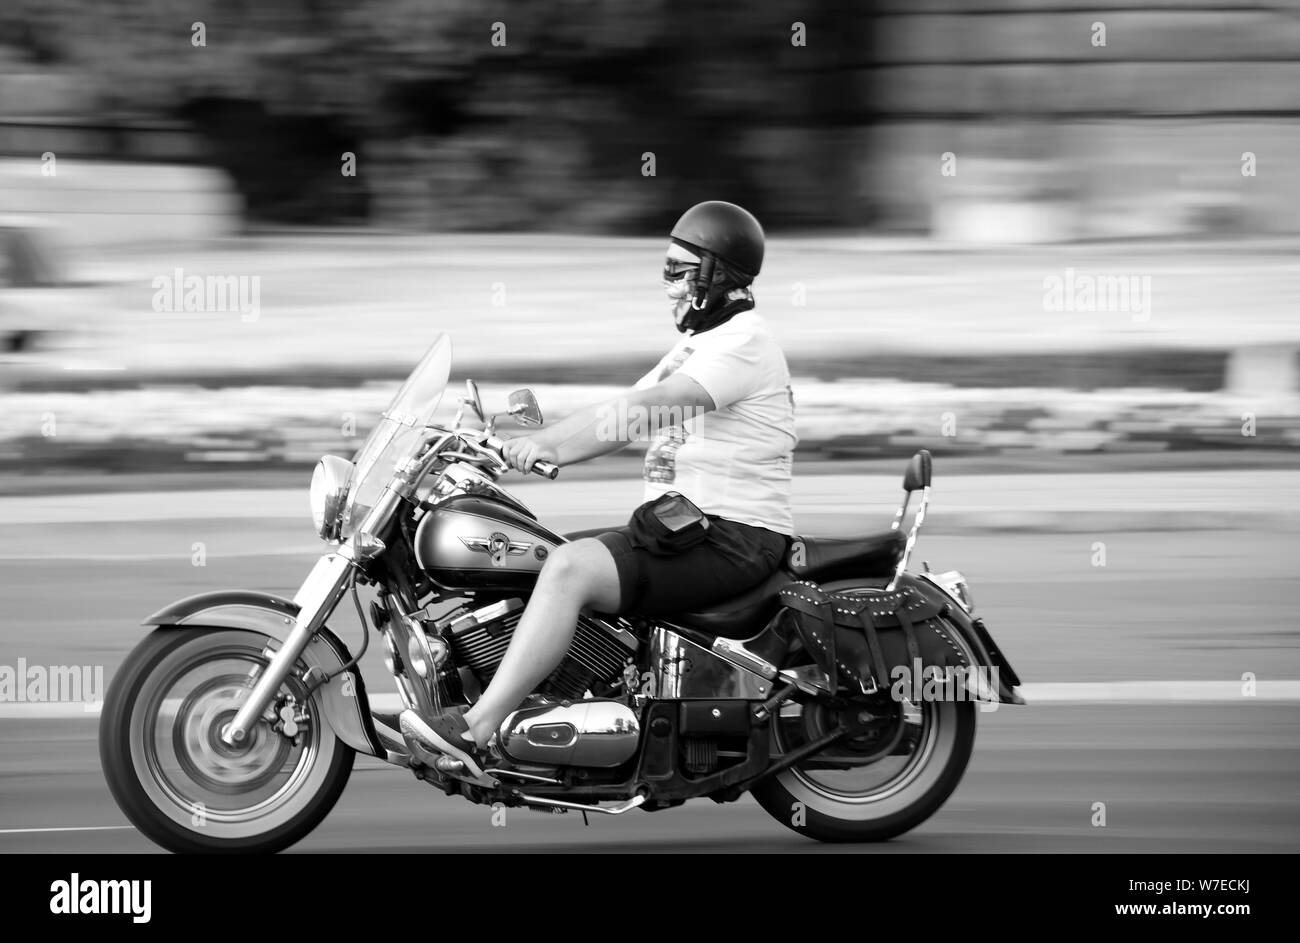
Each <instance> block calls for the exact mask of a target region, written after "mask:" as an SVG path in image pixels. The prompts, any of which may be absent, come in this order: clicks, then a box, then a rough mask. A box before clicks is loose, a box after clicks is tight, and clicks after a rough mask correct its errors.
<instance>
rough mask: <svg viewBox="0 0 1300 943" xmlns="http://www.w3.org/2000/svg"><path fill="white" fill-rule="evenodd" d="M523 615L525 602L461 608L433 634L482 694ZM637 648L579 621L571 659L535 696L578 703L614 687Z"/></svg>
mask: <svg viewBox="0 0 1300 943" xmlns="http://www.w3.org/2000/svg"><path fill="white" fill-rule="evenodd" d="M523 611H524V602H523V600H522V599H513V598H512V599H504V600H501V601H500V602H495V603H492V604H490V605H487V606H480V607H478V608H475V609H470V608H468V607H465V606H461V607H460V608H458V609H456V610H454V611H453V612H450V613H448V614H447V615H445V616H443V617H442V618H441V619H439V620H438V621H437V623H435V629H436V631H437V634H439V635H441V636H442V637H443V638H444V639H446V640H447V643H448V645H449V646H450V648H451V657H452V660H453V661H454V663H455V664H456V665H457V666H459V667H462V668H467V669H469V671H470V672H471V673H472V674H473V675H474V677H475V679H476V680H477V681H478V683H479V685H480V686H482V687H484V688H486V687H487V686H488V684H489V682H491V680H492V676H493V675H495V674H496V671H497V668H498V667H499V666H500V665H501V659H502V658H504V657H505V653H506V648H507V646H509V644H510V639H511V637H512V636H513V635H514V632H515V627H516V626H517V625H518V624H519V619H520V617H521V616H522V615H523ZM637 647H638V642H637V640H636V637H635V636H634V635H632V633H631V632H628V631H626V630H625V629H621V628H618V627H615V626H609V625H605V624H603V623H600V622H596V621H594V620H592V619H588V618H587V617H586V616H579V617H578V626H577V629H576V630H575V632H574V636H573V643H572V644H571V645H570V646H569V653H568V654H567V655H566V656H565V657H564V660H563V661H562V662H560V665H559V667H557V668H556V669H555V670H554V671H553V672H551V674H550V676H549V677H548V678H547V679H546V680H545V681H543V682H542V684H541V685H540V686H539V687H538V693H540V694H542V695H544V696H546V697H548V698H560V699H563V698H568V699H574V700H576V699H578V698H581V697H582V696H583V695H584V694H585V693H586V692H587V691H589V690H591V691H596V690H598V689H601V688H605V687H610V686H613V685H615V684H617V683H618V682H619V681H620V680H621V679H622V677H623V670H624V668H625V666H626V665H627V664H628V661H629V659H631V658H632V657H633V656H634V655H635V654H636V650H637Z"/></svg>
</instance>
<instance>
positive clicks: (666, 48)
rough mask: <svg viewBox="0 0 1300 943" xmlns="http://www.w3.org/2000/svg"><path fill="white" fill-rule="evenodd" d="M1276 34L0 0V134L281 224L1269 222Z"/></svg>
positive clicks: (769, 7)
mask: <svg viewBox="0 0 1300 943" xmlns="http://www.w3.org/2000/svg"><path fill="white" fill-rule="evenodd" d="M795 16H798V17H799V19H797V20H796V19H793V18H794V17H795ZM200 24H201V30H200V28H199V27H200ZM200 33H201V35H200ZM200 42H201V43H202V44H201V45H199V44H198V43H200ZM1297 50H1300V0H1282V2H1279V3H1277V4H1274V5H1271V6H1269V7H1259V6H1251V7H1241V8H1237V9H1233V8H1225V7H1224V6H1223V5H1222V3H1221V2H1220V0H1181V2H1179V3H1178V4H1170V3H1168V2H1166V0H1139V2H1137V3H1134V2H1131V0H1100V2H1098V3H1097V4H1094V5H1093V7H1090V8H1089V9H1088V11H1082V12H1081V11H1080V9H1079V8H1078V7H1077V4H1073V3H1071V2H1069V0H1005V2H1000V3H995V4H992V5H980V6H978V7H972V6H971V5H970V4H968V3H966V2H963V0H814V2H809V3H804V4H800V5H798V8H797V9H795V8H791V7H789V6H788V5H785V4H778V3H771V2H751V3H745V4H743V5H742V4H737V3H734V2H730V0H725V2H724V0H652V2H645V3H640V4H635V5H629V4H616V3H597V2H591V0H541V2H531V3H529V4H527V5H526V6H523V5H517V4H508V3H504V2H498V3H492V2H488V3H479V2H471V0H439V2H437V3H434V4H430V3H428V2H426V0H382V2H381V0H360V2H356V0H353V2H346V3H345V2H342V0H268V2H260V3H252V2H249V3H216V2H210V3H203V2H199V3H188V2H187V3H180V2H178V0H157V2H152V3H147V4H143V5H142V4H139V3H131V2H125V0H10V2H8V3H6V4H5V5H4V8H3V9H2V10H0V158H2V159H3V160H4V161H5V162H6V163H12V162H13V161H18V162H21V163H23V164H24V165H26V166H30V162H32V161H33V160H35V159H37V158H39V157H40V155H42V154H45V153H54V154H57V155H59V156H60V157H66V158H72V159H80V158H91V159H95V160H98V161H115V162H126V163H152V164H158V163H161V162H166V163H189V164H194V163H198V164H204V165H209V166H214V167H218V168H220V169H221V170H222V172H223V173H224V174H225V179H227V180H228V181H229V185H230V190H231V191H232V192H233V193H234V194H236V195H237V196H238V198H239V206H241V207H242V211H241V212H242V213H243V214H245V215H247V217H248V218H250V219H252V220H255V221H256V220H266V221H272V222H288V223H312V224H321V223H324V224H330V223H340V222H342V223H357V222H368V223H371V224H379V225H386V226H390V225H397V226H401V227H409V228H415V229H422V230H447V229H486V230H492V229H509V230H519V229H558V230H570V231H586V232H590V231H607V232H618V233H623V232H643V231H659V230H661V229H662V228H663V226H664V225H665V223H666V222H669V221H670V220H671V217H672V216H673V215H674V214H675V213H676V212H677V211H678V210H679V208H680V207H681V206H683V205H687V204H689V203H691V202H693V201H695V200H697V199H703V198H718V197H720V198H725V199H732V200H736V201H738V202H741V203H744V204H745V205H747V206H750V207H752V208H754V209H755V211H756V212H758V213H759V214H760V216H762V217H763V219H764V220H766V221H769V222H770V225H771V226H772V227H773V228H776V229H787V230H789V229H809V228H812V229H823V228H850V229H855V230H861V229H874V230H885V231H907V232H917V233H933V234H935V235H936V236H939V237H940V238H943V239H951V240H955V241H1013V242H1016V241H1031V242H1032V241H1046V240H1062V239H1075V238H1086V239H1092V238H1105V237H1115V236H1153V235H1168V234H1180V235H1186V234H1200V233H1216V234H1230V233H1244V232H1254V233H1271V232H1294V231H1295V230H1296V228H1297V226H1298V225H1300V224H1297V222H1296V220H1297V218H1300V212H1297V211H1298V210H1300V179H1297V178H1296V176H1295V175H1293V174H1288V173H1285V172H1284V171H1283V167H1284V166H1285V162H1286V161H1287V160H1288V155H1294V154H1295V153H1296V151H1297V150H1298V149H1300V120H1298V118H1300V110H1298V109H1300V106H1298V104H1297V101H1296V99H1295V94H1294V90H1295V89H1296V88H1297V87H1300V61H1297V59H1298V58H1300V54H1298V53H1297ZM345 154H353V155H355V166H356V174H355V176H348V175H345V174H344V173H343V172H342V171H341V167H342V163H343V160H344V157H343V155H345ZM945 155H947V156H945ZM1252 155H1253V158H1252ZM651 166H652V167H653V176H651V175H649V173H648V172H649V169H650V168H651ZM954 170H955V173H954V172H953V171H954ZM1243 170H1246V172H1247V175H1243ZM945 171H946V172H947V174H946V175H945ZM15 173H16V172H15V171H13V170H4V169H0V197H3V202H4V204H6V205H8V204H12V203H13V202H14V200H15V195H14V192H13V191H14V190H16V189H28V186H27V184H26V183H15V179H21V178H22V174H21V173H19V174H18V175H17V178H16V177H15ZM1251 174H1253V175H1251ZM182 176H183V175H182ZM192 179H193V181H194V182H193V186H194V187H195V188H197V189H198V190H200V191H203V192H205V193H210V192H211V191H212V181H211V180H210V179H209V178H206V177H203V176H201V175H194V176H193V177H192ZM103 188H104V189H110V188H111V189H115V190H129V189H133V188H135V189H143V190H144V191H146V197H145V198H146V200H148V199H153V200H154V201H155V202H157V203H159V204H160V205H165V204H167V203H168V202H169V201H170V202H172V204H173V205H176V204H175V200H176V199H177V195H176V193H175V190H174V188H172V187H171V186H170V185H168V186H163V187H162V190H163V194H162V195H155V196H153V197H149V196H148V194H149V192H151V191H150V189H149V187H148V186H147V185H144V184H143V183H142V184H141V185H140V186H139V187H138V188H137V187H133V186H129V185H127V184H126V183H124V178H123V177H122V176H121V175H118V176H112V175H110V174H109V173H107V172H105V174H104V176H103ZM44 189H45V191H48V199H49V200H51V202H52V204H53V205H52V207H51V208H50V211H51V212H59V211H60V206H61V203H60V201H64V202H66V201H68V200H69V199H88V200H91V202H92V204H93V203H94V200H93V198H91V197H90V196H88V195H87V194H85V193H84V191H82V192H80V193H79V194H78V195H77V196H76V197H75V198H70V197H68V196H67V195H66V194H64V193H63V191H60V190H59V189H58V187H57V186H47V187H45V188H44ZM41 198H42V197H40V196H39V195H37V196H32V197H28V198H26V200H25V202H24V205H23V207H22V208H23V209H24V210H28V209H34V210H36V211H38V212H39V211H40V210H41V207H40V206H39V205H37V206H32V205H31V201H32V200H37V201H39V199H41ZM212 205H213V206H214V209H213V210H212V212H225V211H226V209H225V207H226V204H224V203H222V202H221V201H219V200H218V201H216V202H215V203H214V204H212ZM112 209H113V206H112V204H111V200H110V205H109V206H108V207H107V211H109V212H111V211H112ZM185 212H198V211H197V210H195V208H194V207H189V208H187V209H186V210H185ZM199 215H202V213H201V212H199ZM160 222H165V221H160ZM173 222H174V221H173Z"/></svg>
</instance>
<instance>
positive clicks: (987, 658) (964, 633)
mask: <svg viewBox="0 0 1300 943" xmlns="http://www.w3.org/2000/svg"><path fill="white" fill-rule="evenodd" d="M862 588H863V584H862V581H861V580H838V581H836V582H834V583H826V584H823V585H822V589H824V590H826V591H827V592H841V591H844V590H849V589H862ZM872 588H873V589H878V588H879V587H878V586H873V587H872ZM895 588H896V589H900V590H901V589H910V590H911V591H912V592H914V593H917V594H919V595H921V596H924V597H925V598H926V599H932V600H934V601H935V602H938V603H941V604H946V605H947V610H948V611H947V612H945V613H944V615H943V619H944V620H945V621H946V622H947V623H948V624H949V625H951V626H952V627H953V628H954V629H956V630H957V631H958V632H959V633H960V634H961V637H962V640H963V641H965V642H966V644H967V645H968V646H970V650H971V651H972V652H974V653H975V659H976V661H977V662H978V663H979V666H980V667H982V668H990V669H995V670H994V675H995V677H996V678H997V682H998V683H997V688H998V689H997V692H996V693H997V697H996V698H994V697H992V696H987V697H980V698H979V700H983V701H996V702H998V703H1001V704H1024V703H1025V699H1024V698H1023V697H1021V696H1020V695H1019V694H1018V693H1016V690H1015V689H1016V687H1018V686H1019V684H1020V678H1019V676H1018V675H1017V674H1016V672H1015V669H1013V668H1012V667H1011V663H1010V662H1009V661H1007V659H1006V656H1005V655H1003V654H1002V651H1001V649H999V648H998V647H997V645H996V644H995V643H994V641H993V636H992V635H990V634H989V631H988V628H987V627H986V626H985V625H984V623H983V621H982V620H978V624H977V620H975V619H974V618H973V617H972V616H971V615H970V614H969V613H968V612H966V610H965V609H963V608H962V607H961V606H959V605H958V604H957V603H955V602H953V600H952V599H951V598H949V596H948V595H947V594H946V593H944V592H943V590H941V589H939V588H938V587H937V586H934V585H932V584H930V583H927V582H926V581H925V580H921V579H918V578H917V577H915V576H913V575H912V574H911V573H904V574H903V575H902V576H901V577H900V578H899V581H898V585H897V586H896V587H895ZM981 693H982V694H983V693H987V694H989V695H992V694H993V693H994V692H991V691H989V692H981Z"/></svg>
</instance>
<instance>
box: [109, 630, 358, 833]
mask: <svg viewBox="0 0 1300 943" xmlns="http://www.w3.org/2000/svg"><path fill="white" fill-rule="evenodd" d="M269 641H270V640H269V639H268V638H267V637H266V636H263V635H259V634H257V633H254V632H246V631H240V630H234V629H231V630H203V629H157V630H155V631H154V632H152V633H151V634H149V635H148V636H146V637H145V638H144V640H143V641H141V642H140V644H139V645H138V646H136V648H135V649H134V650H133V651H132V652H131V654H130V655H128V656H127V659H126V661H125V662H124V663H123V664H122V667H121V669H120V670H119V671H118V672H117V674H116V675H115V677H114V678H113V683H112V684H111V685H109V689H108V693H107V695H106V696H105V698H104V710H103V715H102V718H101V720H100V728H99V753H100V760H101V762H102V763H103V766H104V775H105V778H106V779H107V780H108V786H109V789H110V790H111V791H112V793H113V797H114V798H115V799H116V800H117V804H118V805H119V806H121V808H122V811H123V812H125V813H126V816H127V818H129V819H130V820H131V822H132V823H133V824H134V825H135V826H136V827H137V828H139V829H140V831H141V832H143V833H144V834H145V835H147V836H148V837H149V838H151V839H153V840H154V841H155V842H157V843H158V844H160V845H162V846H163V847H164V848H167V849H169V850H171V851H175V852H244V853H268V852H275V851H279V850H281V849H283V848H287V847H288V846H289V845H292V844H293V843H294V842H296V841H298V840H299V839H301V838H302V837H304V836H305V835H306V834H307V833H308V832H310V831H311V830H312V829H313V828H315V827H316V825H317V824H319V823H320V821H321V820H322V819H324V818H325V816H326V815H327V814H328V813H329V811H330V809H331V808H333V806H334V803H335V802H336V801H337V800H338V797H339V796H340V795H341V794H342V792H343V788H344V786H346V785H347V781H348V777H349V775H350V774H351V772H352V761H353V759H354V756H355V754H354V751H353V750H352V748H351V747H349V746H348V745H347V744H345V743H343V742H342V741H340V740H339V739H338V738H337V737H336V736H335V735H334V731H333V730H332V729H331V728H330V727H329V725H328V723H327V722H326V721H325V719H324V717H322V716H321V714H320V708H319V704H318V701H317V700H316V698H314V697H313V696H311V695H310V694H309V693H308V692H307V691H306V689H305V688H304V687H303V685H302V684H301V683H300V682H299V681H298V680H297V678H296V675H299V674H301V673H302V671H301V670H298V671H295V672H293V673H291V675H290V677H289V678H287V679H286V680H285V681H284V683H283V684H282V685H281V688H280V691H279V692H278V694H277V697H276V700H275V702H274V709H275V714H276V716H275V720H274V721H268V720H267V719H266V718H263V719H262V720H261V721H259V722H258V724H257V726H256V727H254V728H253V729H252V730H250V731H249V735H248V737H247V738H246V740H245V743H244V744H241V745H240V746H239V747H235V748H232V747H230V746H227V745H226V744H225V743H224V742H222V740H221V736H220V735H221V731H222V729H223V728H224V727H225V726H226V725H227V724H228V723H229V722H230V721H231V719H233V717H234V715H235V712H236V711H237V710H238V708H239V705H240V704H241V703H242V702H243V699H244V698H245V697H247V696H248V693H249V691H250V690H251V689H252V686H253V682H254V680H255V679H256V677H257V675H258V674H259V673H260V672H261V671H262V670H263V668H264V667H265V665H266V657H265V656H264V655H263V652H264V651H265V648H266V645H267V643H268V642H269ZM299 668H300V669H302V668H305V666H301V665H300V666H299Z"/></svg>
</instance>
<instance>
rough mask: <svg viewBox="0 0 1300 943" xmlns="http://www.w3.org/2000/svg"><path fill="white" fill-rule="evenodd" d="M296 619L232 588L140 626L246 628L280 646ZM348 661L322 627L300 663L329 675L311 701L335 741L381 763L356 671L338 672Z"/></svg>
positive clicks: (289, 609)
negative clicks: (375, 757)
mask: <svg viewBox="0 0 1300 943" xmlns="http://www.w3.org/2000/svg"><path fill="white" fill-rule="evenodd" d="M297 615H298V607H297V606H296V605H294V604H293V603H292V602H290V601H289V600H287V599H281V598H280V597H278V596H272V595H269V594H267V593H259V592H254V591H251V590H239V589H235V590H221V591H219V592H214V593H200V594H199V595H197V596H190V597H188V598H187V599H180V600H177V601H176V602H174V603H172V604H171V605H170V606H166V607H165V608H163V609H160V610H158V611H157V612H155V613H154V614H153V615H151V616H150V617H149V618H147V619H145V620H144V622H142V623H141V625H146V626H156V627H157V628H160V629H245V630H247V631H249V632H259V633H261V634H263V635H269V636H270V637H271V638H273V639H276V640H277V641H280V642H283V641H284V640H285V638H286V637H287V636H288V634H289V630H290V629H292V628H293V624H294V619H295V617H296V616H297ZM351 657H352V656H351V655H350V654H349V653H348V649H347V646H346V645H344V644H343V642H342V641H340V640H339V637H338V636H337V635H335V634H334V633H333V632H331V631H330V630H329V629H327V628H322V629H321V630H320V631H319V632H318V633H317V634H316V635H315V636H314V637H313V638H312V640H311V642H310V643H309V644H308V645H307V649H306V651H304V652H303V655H302V660H303V661H304V662H306V664H307V666H308V668H317V669H319V670H321V671H323V672H324V673H325V674H327V675H333V677H331V678H330V680H329V681H327V682H325V683H324V684H323V685H321V686H320V687H319V688H317V689H316V697H317V699H318V700H319V702H320V705H321V709H322V711H323V713H324V716H325V721H326V722H327V723H328V724H329V725H330V728H331V729H332V730H333V731H334V733H335V734H336V735H337V736H338V738H339V739H340V740H342V741H343V742H344V743H346V744H347V745H348V746H350V747H352V748H353V749H354V750H357V751H359V752H361V753H366V754H369V755H371V756H378V757H380V758H381V759H383V758H385V757H386V752H385V750H384V748H383V745H382V744H381V743H380V741H379V736H378V735H377V734H376V733H375V725H374V721H373V720H372V719H371V717H370V702H369V700H368V699H367V697H366V687H365V682H364V681H363V680H362V677H361V672H359V671H357V670H356V669H355V668H350V669H348V670H347V671H343V672H340V669H341V668H342V667H343V666H344V665H345V664H347V662H348V661H349V660H350V659H351ZM336 672H339V673H338V674H337V675H336V674H335V673H336Z"/></svg>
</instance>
